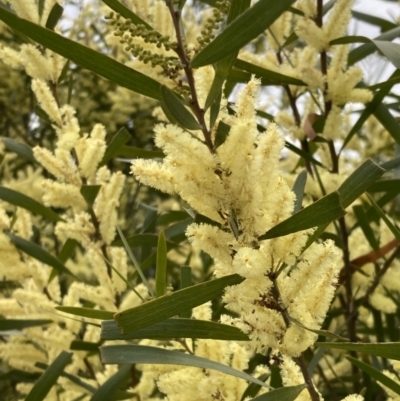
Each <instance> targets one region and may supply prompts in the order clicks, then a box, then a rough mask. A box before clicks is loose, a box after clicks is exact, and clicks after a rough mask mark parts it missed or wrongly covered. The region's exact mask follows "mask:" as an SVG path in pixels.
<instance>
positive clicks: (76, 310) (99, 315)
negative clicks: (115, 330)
mask: <svg viewBox="0 0 400 401" xmlns="http://www.w3.org/2000/svg"><path fill="white" fill-rule="evenodd" d="M56 309H57V310H59V311H60V312H64V313H69V314H71V315H75V316H83V317H90V318H91V319H99V320H109V319H112V318H113V316H114V313H115V312H109V311H105V310H98V309H92V308H80V307H76V306H56Z"/></svg>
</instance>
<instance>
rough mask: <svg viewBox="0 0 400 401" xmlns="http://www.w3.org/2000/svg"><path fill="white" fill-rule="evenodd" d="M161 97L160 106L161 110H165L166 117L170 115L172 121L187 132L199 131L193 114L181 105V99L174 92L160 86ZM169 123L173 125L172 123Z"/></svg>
mask: <svg viewBox="0 0 400 401" xmlns="http://www.w3.org/2000/svg"><path fill="white" fill-rule="evenodd" d="M161 96H162V100H163V102H161V103H160V104H161V107H162V109H163V110H164V109H165V108H166V109H167V110H166V111H167V113H166V115H167V116H168V115H172V117H173V119H174V120H176V122H178V124H179V125H181V126H182V127H183V128H186V129H188V130H199V129H201V126H200V124H199V123H198V122H197V121H196V119H195V118H194V116H193V114H192V113H190V111H189V110H188V109H187V108H186V107H185V106H184V105H183V103H182V101H181V99H180V98H179V96H178V95H177V94H176V93H175V92H174V91H172V90H171V89H169V88H167V87H166V86H165V85H161ZM171 122H172V123H174V121H171Z"/></svg>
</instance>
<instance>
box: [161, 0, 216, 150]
mask: <svg viewBox="0 0 400 401" xmlns="http://www.w3.org/2000/svg"><path fill="white" fill-rule="evenodd" d="M167 7H168V8H169V11H170V13H171V17H172V22H173V24H174V28H175V33H176V41H177V47H176V49H175V52H176V54H177V55H178V57H179V59H180V61H181V64H182V67H183V70H184V71H185V74H186V79H187V81H188V85H189V89H190V94H191V97H192V98H191V101H190V108H191V109H192V111H193V114H194V115H195V116H196V118H197V121H198V123H199V124H200V126H201V130H202V132H203V136H204V142H205V144H206V145H207V147H208V149H209V150H210V152H214V145H213V142H212V138H211V132H210V131H209V130H208V129H207V124H206V122H205V119H204V109H202V108H201V107H200V104H199V100H198V98H197V92H196V86H195V82H194V76H193V71H192V69H191V68H190V66H189V64H190V59H189V57H188V55H187V53H186V50H185V46H184V44H183V40H182V33H181V26H180V18H181V13H180V11H177V10H175V8H174V5H173V2H172V1H167Z"/></svg>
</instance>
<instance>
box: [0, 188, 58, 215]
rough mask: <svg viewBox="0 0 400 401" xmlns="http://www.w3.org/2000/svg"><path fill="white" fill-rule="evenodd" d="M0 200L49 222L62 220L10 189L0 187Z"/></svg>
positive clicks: (27, 197) (40, 205) (46, 208)
mask: <svg viewBox="0 0 400 401" xmlns="http://www.w3.org/2000/svg"><path fill="white" fill-rule="evenodd" d="M0 199H1V200H3V201H5V202H8V203H11V204H12V205H14V206H18V207H22V208H23V209H26V210H29V211H30V212H32V213H34V214H38V215H40V216H42V217H44V218H46V219H48V220H51V221H62V220H63V219H62V218H61V217H60V216H59V215H58V214H57V213H56V212H53V211H52V210H51V209H50V208H48V207H46V206H44V205H42V204H41V203H39V202H37V201H35V200H34V199H32V198H30V197H29V196H26V195H24V194H22V193H21V192H17V191H14V190H13V189H10V188H5V187H0Z"/></svg>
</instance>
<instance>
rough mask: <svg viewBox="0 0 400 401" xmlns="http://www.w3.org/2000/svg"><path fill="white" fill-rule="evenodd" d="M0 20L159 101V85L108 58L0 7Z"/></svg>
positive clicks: (102, 75) (108, 77) (92, 69)
mask: <svg viewBox="0 0 400 401" xmlns="http://www.w3.org/2000/svg"><path fill="white" fill-rule="evenodd" d="M0 20H2V21H3V22H5V23H6V24H7V25H8V26H10V27H11V28H13V29H16V30H17V31H19V32H21V33H23V34H25V35H27V36H28V37H29V38H31V39H32V40H34V41H36V42H37V43H40V44H41V45H42V46H44V47H46V48H48V49H50V50H52V51H54V52H56V53H58V54H60V55H61V56H63V57H65V58H67V59H69V60H71V61H73V62H74V63H75V64H77V65H79V66H81V67H82V68H86V69H88V70H89V71H92V72H94V73H95V74H97V75H100V76H101V77H103V78H106V79H108V80H110V81H111V82H114V83H115V84H117V85H119V86H122V87H124V88H127V89H130V90H132V91H134V92H137V93H140V94H142V95H144V96H148V97H150V98H153V99H157V100H160V99H161V94H160V84H159V83H158V82H157V81H155V80H154V79H152V78H150V77H148V76H147V75H144V74H142V73H140V72H138V71H135V70H133V69H132V68H129V67H127V66H125V65H123V64H121V63H119V62H118V61H116V60H113V59H112V58H110V57H108V56H105V55H104V54H101V53H99V52H97V51H95V50H93V49H91V48H89V47H86V46H83V45H81V44H80V43H76V42H74V41H72V40H70V39H67V38H65V37H63V36H60V35H58V34H57V33H55V32H53V31H51V30H49V29H46V28H43V27H41V26H39V25H36V24H34V23H32V22H30V21H27V20H24V19H22V18H19V17H17V16H16V15H14V14H12V13H11V12H9V11H7V10H5V9H3V8H0Z"/></svg>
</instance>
